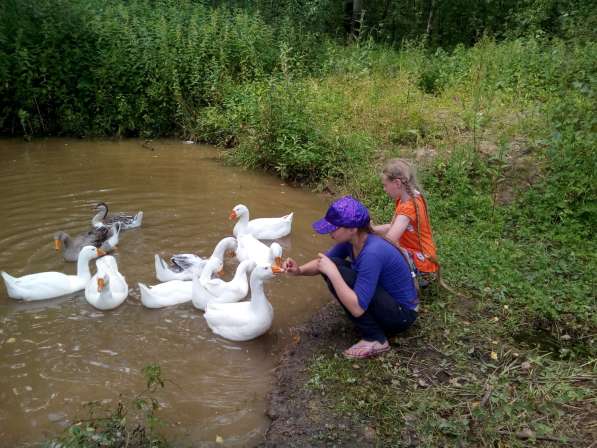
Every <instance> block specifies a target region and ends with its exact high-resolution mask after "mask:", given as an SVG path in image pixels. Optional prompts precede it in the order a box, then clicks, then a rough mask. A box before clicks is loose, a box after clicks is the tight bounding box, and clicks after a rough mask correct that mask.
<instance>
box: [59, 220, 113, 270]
mask: <svg viewBox="0 0 597 448" xmlns="http://www.w3.org/2000/svg"><path fill="white" fill-rule="evenodd" d="M120 229H121V226H120V224H115V225H114V226H112V227H111V228H108V227H101V228H97V229H91V230H89V231H88V232H84V233H80V234H78V235H76V236H75V237H71V236H70V235H69V234H68V233H66V232H63V231H60V232H57V233H56V234H55V235H54V249H55V250H56V252H60V251H62V257H63V258H64V260H65V261H77V259H78V258H79V253H80V252H81V249H82V248H83V247H85V246H95V247H99V248H101V249H102V250H103V251H104V252H106V253H108V252H112V251H113V250H115V249H116V245H117V244H118V242H119V237H120Z"/></svg>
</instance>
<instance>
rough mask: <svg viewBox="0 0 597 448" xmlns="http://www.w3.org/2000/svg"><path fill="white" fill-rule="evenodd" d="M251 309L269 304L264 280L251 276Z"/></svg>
mask: <svg viewBox="0 0 597 448" xmlns="http://www.w3.org/2000/svg"><path fill="white" fill-rule="evenodd" d="M250 283H251V307H254V308H255V307H261V306H263V305H264V304H266V303H267V298H266V297H265V293H264V292H263V279H262V278H259V277H256V276H251V281H250Z"/></svg>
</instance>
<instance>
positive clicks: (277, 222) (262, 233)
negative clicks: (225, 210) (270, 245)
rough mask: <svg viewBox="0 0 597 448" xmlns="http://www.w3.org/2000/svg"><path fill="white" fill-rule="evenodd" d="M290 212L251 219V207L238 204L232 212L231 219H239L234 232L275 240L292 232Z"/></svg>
mask: <svg viewBox="0 0 597 448" xmlns="http://www.w3.org/2000/svg"><path fill="white" fill-rule="evenodd" d="M293 216H294V213H290V214H288V215H286V216H282V217H280V218H257V219H252V220H249V208H248V207H247V206H246V205H243V204H238V205H236V206H235V207H234V208H233V209H232V211H231V212H230V216H229V217H228V218H229V219H230V220H235V219H238V222H237V223H236V224H235V226H234V230H233V231H232V234H233V235H234V236H235V237H237V238H238V237H239V236H242V235H253V236H254V237H255V238H257V239H258V240H275V239H278V238H283V237H285V236H286V235H288V234H290V232H291V230H292V218H293Z"/></svg>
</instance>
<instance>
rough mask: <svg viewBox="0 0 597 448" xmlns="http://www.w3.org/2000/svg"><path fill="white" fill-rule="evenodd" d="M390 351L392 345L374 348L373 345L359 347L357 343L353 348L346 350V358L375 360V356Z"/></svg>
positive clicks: (387, 344) (386, 344)
mask: <svg viewBox="0 0 597 448" xmlns="http://www.w3.org/2000/svg"><path fill="white" fill-rule="evenodd" d="M389 350H390V344H389V343H388V342H386V343H385V344H384V345H382V346H380V347H374V346H372V345H365V344H361V345H359V344H358V343H356V344H355V345H353V346H352V347H350V348H348V349H346V350H344V352H343V353H344V356H345V357H347V358H349V359H365V358H373V357H375V356H378V355H381V354H382V353H385V352H387V351H389Z"/></svg>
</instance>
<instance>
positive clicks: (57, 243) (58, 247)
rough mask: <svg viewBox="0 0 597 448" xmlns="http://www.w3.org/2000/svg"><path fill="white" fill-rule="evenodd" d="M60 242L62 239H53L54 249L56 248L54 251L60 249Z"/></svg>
mask: <svg viewBox="0 0 597 448" xmlns="http://www.w3.org/2000/svg"><path fill="white" fill-rule="evenodd" d="M61 244H62V241H60V240H54V249H55V250H56V252H58V251H59V250H60V246H61Z"/></svg>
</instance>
